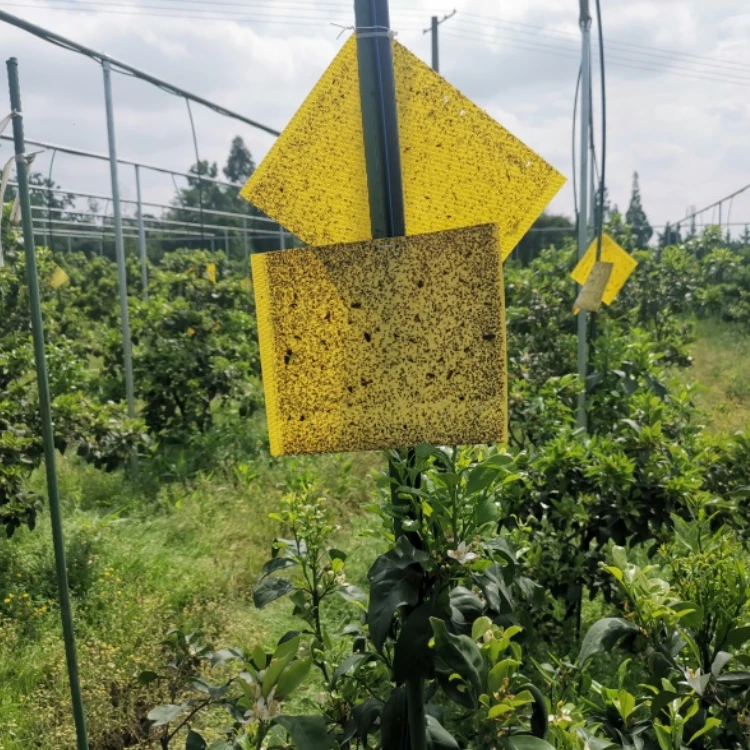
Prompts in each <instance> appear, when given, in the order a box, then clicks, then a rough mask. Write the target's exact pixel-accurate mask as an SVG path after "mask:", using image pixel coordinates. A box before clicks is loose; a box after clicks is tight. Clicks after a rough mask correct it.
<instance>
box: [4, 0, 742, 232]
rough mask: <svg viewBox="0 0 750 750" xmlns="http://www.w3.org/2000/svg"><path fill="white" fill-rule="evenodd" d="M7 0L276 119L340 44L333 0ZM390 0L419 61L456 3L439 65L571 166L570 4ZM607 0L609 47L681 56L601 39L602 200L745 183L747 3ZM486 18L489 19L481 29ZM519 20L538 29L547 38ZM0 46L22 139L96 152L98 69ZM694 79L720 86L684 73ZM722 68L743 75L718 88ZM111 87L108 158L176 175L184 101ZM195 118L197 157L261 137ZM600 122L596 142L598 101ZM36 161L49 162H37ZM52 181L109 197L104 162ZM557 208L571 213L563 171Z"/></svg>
mask: <svg viewBox="0 0 750 750" xmlns="http://www.w3.org/2000/svg"><path fill="white" fill-rule="evenodd" d="M34 1H35V2H41V0H34ZM144 2H145V0H144ZM133 4H137V3H133ZM308 4H309V6H310V7H311V8H314V7H315V6H314V4H313V3H312V2H310V3H308ZM12 5H13V3H8V4H6V5H5V7H6V8H7V10H8V11H9V12H16V13H17V14H19V15H22V16H23V17H25V18H28V19H29V20H31V21H33V22H35V23H39V24H41V25H44V26H46V27H48V28H50V29H52V30H54V31H56V32H57V33H59V34H62V35H63V36H69V37H71V38H73V39H75V40H77V41H80V42H82V43H84V44H87V45H89V46H91V47H94V48H95V49H100V50H103V51H106V52H108V53H109V54H112V55H114V56H115V57H118V58H121V59H123V60H125V61H128V62H130V63H132V64H134V65H136V66H138V67H141V68H143V69H144V70H147V71H149V72H151V73H153V74H154V75H157V76H160V77H162V78H164V79H166V80H168V81H170V82H172V83H175V84H177V85H180V86H182V87H184V88H186V89H188V90H191V91H193V92H195V93H196V94H200V95H202V96H204V97H206V98H209V99H212V100H214V101H217V102H218V103H221V104H223V105H225V106H227V107H229V108H230V109H234V110H236V111H238V112H241V113H243V114H246V115H247V116H248V117H251V118H253V119H256V120H258V121H260V122H263V123H266V124H268V125H270V126H272V127H277V128H281V127H283V125H284V124H285V123H286V122H287V121H288V120H289V118H290V117H291V116H292V114H293V113H294V111H295V110H296V108H297V107H298V106H299V104H300V103H301V102H302V100H303V99H304V97H305V95H306V94H307V92H308V91H309V90H310V88H311V87H312V86H313V85H314V83H315V81H316V80H317V78H318V77H319V76H320V74H321V73H322V71H323V70H324V69H325V67H326V65H327V64H328V62H329V61H330V60H331V59H332V57H333V56H334V55H335V53H336V51H337V49H338V48H339V47H340V44H341V40H337V39H336V36H337V34H338V31H337V29H335V28H333V27H331V26H329V25H327V22H328V20H331V21H337V22H341V23H343V24H344V25H345V24H346V23H351V19H350V14H349V12H348V10H347V7H346V4H343V3H338V4H337V5H336V7H333V6H329V4H326V5H325V6H324V7H326V8H327V7H331V8H332V10H331V12H330V18H329V17H328V16H327V15H326V11H324V10H314V11H310V13H312V14H313V15H314V16H315V18H317V19H319V21H318V22H317V23H313V22H312V21H311V22H310V24H309V25H296V24H294V25H293V24H290V25H288V26H284V25H272V24H265V25H262V24H261V25H258V24H256V23H253V24H248V23H236V22H229V21H220V20H190V19H174V18H173V19H164V18H156V17H153V18H152V17H139V16H127V15H115V14H104V13H102V14H80V13H70V14H68V13H62V12H54V11H51V10H46V11H45V10H33V9H27V8H18V9H17V10H14V8H13V7H12ZM162 5H163V3H162ZM296 5H300V4H299V3H296ZM391 5H392V15H393V20H392V25H393V26H394V28H397V29H398V30H399V39H400V40H401V41H402V42H403V43H404V44H406V45H407V46H408V47H410V48H411V49H413V50H414V51H415V52H416V53H417V54H419V55H420V56H421V57H422V58H423V59H426V60H427V59H428V58H429V54H430V47H429V37H427V36H423V35H422V33H421V31H422V28H424V27H427V26H428V25H429V17H430V15H432V14H433V13H435V14H439V15H442V14H443V13H444V12H446V11H450V10H451V9H452V8H453V7H454V6H455V7H457V8H458V9H459V13H458V14H457V16H456V17H455V18H453V19H451V20H450V21H448V22H446V24H445V25H444V26H443V27H441V72H442V73H443V75H445V76H446V77H447V78H448V79H449V80H451V82H453V83H455V84H456V85H457V86H458V87H459V88H460V89H462V90H463V91H464V92H465V93H466V94H467V95H469V96H471V97H472V98H474V99H475V100H476V101H477V102H478V103H479V104H480V105H481V106H483V107H484V108H485V109H487V110H488V111H489V112H490V114H492V115H493V116H494V117H496V118H497V119H498V120H499V121H500V122H502V123H503V124H504V125H505V126H506V127H508V128H509V129H510V130H512V131H513V132H514V133H516V134H517V135H518V136H519V137H521V138H522V139H524V140H525V141H526V142H527V143H529V145H531V146H532V147H533V148H535V149H536V150H537V151H539V153H541V154H542V155H543V156H544V157H545V158H547V159H548V160H549V161H551V162H552V163H553V164H554V165H555V166H556V167H557V168H558V169H560V170H561V171H562V172H563V173H564V174H566V175H567V176H568V177H570V173H571V165H570V148H571V116H572V104H573V101H572V98H573V89H574V86H575V78H576V74H577V54H578V52H577V50H578V45H579V41H578V37H577V8H576V3H574V2H572V0H571V2H570V3H567V4H563V3H560V2H559V0H526V2H523V3H521V2H514V3H505V4H502V6H501V7H498V4H497V3H495V2H489V1H487V0H484V1H483V0H457V1H456V2H450V3H448V5H444V4H442V3H438V4H436V3H431V2H428V1H427V0H420V2H418V3H417V2H415V1H414V0H411V1H410V0H404V1H403V2H401V1H400V0H392V3H391ZM339 6H341V10H340V11H339V10H337V8H338V7H339ZM603 6H604V8H603V10H604V12H605V19H604V20H605V39H606V40H618V41H624V42H628V43H632V44H634V45H651V46H656V47H663V48H673V49H676V50H679V51H680V52H682V53H684V55H685V56H670V55H669V54H661V55H660V54H659V53H656V52H654V53H653V55H652V56H646V53H647V52H648V50H645V49H642V48H641V47H637V46H631V47H628V46H617V45H615V44H612V45H609V46H608V47H607V53H608V61H609V63H610V65H609V67H608V77H607V82H608V120H609V148H608V184H609V188H610V194H611V196H612V199H613V200H614V201H615V202H617V203H618V204H619V205H620V206H621V207H622V208H624V207H625V206H626V204H627V201H628V198H629V192H630V181H631V176H632V172H633V171H634V170H636V169H637V170H638V171H639V172H640V173H641V187H642V191H643V196H644V205H645V208H646V210H647V213H648V215H649V218H650V219H651V221H652V223H654V224H662V223H663V222H664V221H666V220H668V219H673V218H675V217H679V216H680V215H682V214H683V213H684V211H685V208H686V206H688V205H690V204H697V205H699V206H700V205H703V204H707V203H710V202H712V201H713V200H715V199H717V198H720V197H722V196H723V195H726V194H727V193H729V192H731V191H732V190H734V189H736V188H737V187H739V186H741V185H742V184H744V183H746V182H748V181H750V180H748V172H749V171H750V170H748V167H750V157H749V156H747V155H746V151H747V149H746V142H747V137H746V133H747V131H748V125H749V124H750V123H748V119H750V104H749V103H748V97H747V91H746V88H747V86H748V85H750V49H749V48H748V46H747V43H746V37H747V30H748V28H750V14H748V13H747V11H746V9H745V3H744V2H742V1H741V0H712V2H711V3H707V2H705V0H681V1H678V0H649V1H646V0H635V1H634V0H608V2H606V3H603ZM196 7H201V6H197V5H196ZM203 7H205V6H203ZM216 7H217V8H218V6H216ZM321 7H323V6H321ZM592 7H593V0H592ZM420 9H421V10H420ZM217 12H218V10H217ZM306 12H307V11H300V13H301V14H302V15H304V14H305V13H306ZM248 13H250V11H248ZM480 16H484V17H486V18H481V17H480ZM493 17H496V18H499V19H501V21H502V23H498V22H493V21H492V20H491V19H492V18H493ZM506 22H508V23H506ZM508 24H510V25H508ZM514 24H515V25H514ZM518 24H532V25H535V26H539V27H544V28H545V29H546V30H547V33H544V34H541V35H540V34H539V33H538V31H539V30H538V29H534V28H531V27H528V26H521V25H518ZM0 48H1V49H2V50H3V51H4V52H5V53H6V55H14V56H16V57H18V58H19V63H20V66H21V79H22V87H23V96H24V113H25V116H26V129H27V134H28V136H29V137H36V138H38V139H41V140H48V141H53V142H58V143H62V144H66V145H71V146H76V147H79V148H85V149H91V150H95V151H104V150H105V148H106V130H105V120H104V109H103V98H102V81H101V71H100V69H99V67H98V66H97V65H96V63H94V62H93V61H91V60H88V59H86V58H83V57H80V56H78V55H75V54H73V53H71V52H69V51H66V50H63V49H60V48H56V47H53V46H51V45H49V44H46V43H45V42H43V41H41V40H39V39H36V38H34V37H32V36H30V35H28V34H26V33H24V32H22V31H20V30H18V29H15V28H12V27H9V26H7V25H0ZM687 55H710V56H715V57H717V58H720V59H721V60H727V61H729V63H734V66H731V65H728V66H724V65H723V64H721V63H716V64H714V65H712V66H709V65H707V64H706V63H705V61H699V60H697V59H695V58H692V57H689V56H687ZM740 65H742V66H746V67H744V68H741V67H739V66H740ZM670 71H671V73H672V74H671V75H670V74H668V73H669V72H670ZM676 74H678V75H676ZM693 75H697V76H703V77H705V78H711V79H716V80H711V81H703V80H694V79H693V78H691V77H690V76H693ZM682 76H687V77H682ZM727 77H731V78H733V79H736V80H738V81H739V80H741V79H744V80H746V83H744V85H739V84H738V83H726V82H724V83H722V82H721V81H722V80H723V79H726V78H727ZM597 85H598V84H597ZM597 93H598V90H597ZM114 94H115V109H116V116H117V136H118V150H119V153H120V155H121V156H123V157H127V158H131V159H138V160H142V161H144V162H150V163H158V164H162V165H165V166H169V167H171V168H174V169H179V170H186V169H187V168H188V166H189V165H190V164H191V163H192V162H193V161H194V154H193V145H192V140H191V137H190V127H189V122H188V119H187V112H186V108H185V103H184V101H181V100H179V99H177V98H175V97H172V96H169V95H168V94H166V93H164V92H162V91H159V90H158V89H155V88H153V87H151V86H149V85H148V84H146V83H143V82H141V81H137V80H134V79H131V78H127V77H124V76H120V75H116V76H115V78H114ZM193 113H194V116H195V119H196V127H197V129H198V135H199V146H200V151H201V156H202V157H203V158H210V159H213V160H217V161H219V162H220V163H221V162H223V160H224V159H225V157H226V152H227V149H228V145H229V141H230V140H231V138H232V136H234V135H235V134H237V133H240V134H241V135H242V136H243V137H244V138H245V139H246V141H247V143H248V145H249V146H250V148H251V150H252V151H253V154H254V155H255V157H256V159H259V158H260V157H262V155H263V154H264V153H265V152H266V150H267V149H268V148H269V146H270V145H271V143H272V142H273V138H271V137H270V136H268V135H266V134H264V133H262V132H260V131H256V130H253V129H252V128H249V127H247V126H244V125H242V124H240V123H237V122H232V121H230V120H226V119H224V118H221V117H219V116H218V115H216V114H214V113H212V112H209V111H206V110H204V109H203V108H201V107H199V106H197V105H194V106H193ZM596 116H597V138H598V133H599V123H598V117H599V114H598V106H597V115H596ZM6 148H7V147H6ZM39 166H40V168H41V169H42V170H43V171H46V169H47V164H46V163H45V162H44V161H43V159H40V162H39ZM54 176H55V178H56V179H57V180H58V181H59V182H60V183H62V184H63V185H64V186H65V187H68V188H70V189H78V190H85V191H90V192H107V191H108V182H107V180H108V172H107V165H106V164H105V163H97V162H88V161H85V160H82V159H75V158H73V157H65V156H62V155H60V156H58V157H57V160H56V162H55V170H54ZM121 182H122V185H123V191H124V193H125V195H126V196H128V197H131V196H132V195H133V194H134V184H133V178H132V173H131V172H130V170H123V172H122V175H121ZM144 187H145V191H146V194H147V196H149V197H151V198H152V199H159V200H163V199H165V198H169V197H170V195H171V193H172V192H173V187H172V183H171V181H170V180H169V178H167V177H164V176H148V178H145V177H144ZM552 208H553V209H554V210H558V211H563V212H566V213H570V212H571V211H572V193H571V182H570V181H569V182H568V185H567V186H566V188H565V189H564V191H563V193H562V194H561V195H560V197H559V198H558V199H556V200H555V202H554V203H553V206H552ZM733 216H734V218H735V219H736V220H744V219H748V220H750V199H749V200H747V201H746V202H745V204H742V202H741V201H737V203H736V204H735V207H734V209H733Z"/></svg>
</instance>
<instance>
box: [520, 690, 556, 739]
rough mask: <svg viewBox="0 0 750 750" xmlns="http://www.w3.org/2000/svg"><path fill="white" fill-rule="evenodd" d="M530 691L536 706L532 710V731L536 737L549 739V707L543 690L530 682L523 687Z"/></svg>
mask: <svg viewBox="0 0 750 750" xmlns="http://www.w3.org/2000/svg"><path fill="white" fill-rule="evenodd" d="M524 690H526V691H528V692H529V693H531V695H532V697H533V698H534V706H533V708H532V711H531V733H532V734H533V735H534V737H540V738H541V739H543V740H546V739H547V735H548V734H549V708H548V707H547V701H546V700H545V698H544V696H543V695H542V692H541V690H539V688H538V687H537V686H536V685H532V684H531V683H529V684H528V685H524V686H523V687H522V688H521V691H524Z"/></svg>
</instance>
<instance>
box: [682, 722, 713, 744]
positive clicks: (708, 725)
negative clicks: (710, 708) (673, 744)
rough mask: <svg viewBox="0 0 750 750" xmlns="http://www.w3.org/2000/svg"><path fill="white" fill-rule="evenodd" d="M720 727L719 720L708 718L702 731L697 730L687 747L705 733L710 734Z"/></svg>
mask: <svg viewBox="0 0 750 750" xmlns="http://www.w3.org/2000/svg"><path fill="white" fill-rule="evenodd" d="M720 726H721V719H716V718H710V719H706V723H705V724H704V725H703V727H702V729H699V730H698V731H697V732H696V733H695V734H694V735H693V736H692V737H691V738H690V739H689V740H688V745H691V744H692V743H693V742H694V741H695V740H697V739H698V737H702V736H703V735H704V734H705V733H706V732H710V731H711V730H712V729H715V728H716V727H720Z"/></svg>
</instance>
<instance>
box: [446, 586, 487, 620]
mask: <svg viewBox="0 0 750 750" xmlns="http://www.w3.org/2000/svg"><path fill="white" fill-rule="evenodd" d="M450 608H451V620H452V621H453V622H454V623H455V624H456V625H459V626H463V625H468V624H469V623H473V622H474V621H475V620H476V619H477V617H480V616H481V615H482V612H483V611H484V605H483V604H482V601H481V599H480V598H479V597H478V596H477V595H476V594H475V593H474V592H473V591H469V589H467V588H464V587H463V586H456V588H454V589H453V590H452V591H451V593H450Z"/></svg>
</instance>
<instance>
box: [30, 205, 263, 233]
mask: <svg viewBox="0 0 750 750" xmlns="http://www.w3.org/2000/svg"><path fill="white" fill-rule="evenodd" d="M31 210H32V212H33V211H44V210H45V209H44V207H43V206H32V207H31ZM84 215H85V214H79V216H84ZM92 215H93V216H101V214H92ZM104 218H107V219H109V218H110V217H109V216H107V217H104ZM34 221H36V222H42V221H44V219H43V218H42V217H40V216H35V217H34ZM123 221H137V219H125V218H124V217H123ZM146 221H148V219H146ZM48 223H49V224H55V225H56V226H68V227H81V228H82V229H85V228H86V227H91V228H93V229H104V228H107V229H114V227H113V225H112V223H111V222H110V223H108V224H105V223H103V224H84V223H82V222H79V221H67V220H65V219H50V220H48ZM170 223H171V222H170ZM175 223H177V224H180V225H183V222H175ZM136 226H137V225H136ZM136 226H132V225H130V226H128V225H123V230H125V229H132V230H135V229H136ZM184 226H191V227H194V226H197V225H196V224H190V223H187V222H185V223H184ZM216 228H217V229H224V227H216ZM146 229H147V230H148V231H150V232H157V233H161V234H181V235H191V234H192V235H195V236H196V237H200V235H201V233H200V232H191V231H189V230H186V229H164V228H162V227H152V226H148V227H146ZM232 231H239V230H237V229H234V228H233V230H232ZM268 234H273V233H272V232H268ZM133 236H135V235H133Z"/></svg>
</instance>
